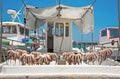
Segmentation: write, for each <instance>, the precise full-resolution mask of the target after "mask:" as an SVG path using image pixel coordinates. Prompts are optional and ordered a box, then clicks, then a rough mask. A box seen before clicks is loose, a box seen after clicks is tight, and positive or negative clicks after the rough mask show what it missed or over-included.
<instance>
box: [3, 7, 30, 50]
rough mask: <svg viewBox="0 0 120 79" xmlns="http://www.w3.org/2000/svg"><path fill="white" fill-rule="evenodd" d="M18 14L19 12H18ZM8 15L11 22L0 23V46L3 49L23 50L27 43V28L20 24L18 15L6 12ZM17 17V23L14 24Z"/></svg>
mask: <svg viewBox="0 0 120 79" xmlns="http://www.w3.org/2000/svg"><path fill="white" fill-rule="evenodd" d="M18 12H20V11H18ZM7 13H8V14H10V15H11V16H12V21H6V22H2V28H3V31H2V44H3V47H11V46H13V48H14V47H16V48H17V47H18V48H24V46H25V42H28V41H29V30H30V29H29V28H28V27H27V26H25V25H24V24H23V23H21V22H20V19H19V17H18V14H19V13H17V12H16V11H15V10H11V9H10V10H8V11H7ZM17 17H18V20H19V22H15V19H16V18H17Z"/></svg>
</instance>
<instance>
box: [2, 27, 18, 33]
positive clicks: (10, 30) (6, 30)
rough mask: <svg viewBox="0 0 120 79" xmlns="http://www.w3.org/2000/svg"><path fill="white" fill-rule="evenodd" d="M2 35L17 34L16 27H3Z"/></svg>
mask: <svg viewBox="0 0 120 79" xmlns="http://www.w3.org/2000/svg"><path fill="white" fill-rule="evenodd" d="M3 33H9V34H13V33H17V29H16V26H3Z"/></svg>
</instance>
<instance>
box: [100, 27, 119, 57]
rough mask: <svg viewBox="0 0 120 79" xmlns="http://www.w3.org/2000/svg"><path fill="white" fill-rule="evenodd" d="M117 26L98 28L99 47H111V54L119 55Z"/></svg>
mask: <svg viewBox="0 0 120 79" xmlns="http://www.w3.org/2000/svg"><path fill="white" fill-rule="evenodd" d="M119 38H120V37H119V28H118V27H107V28H104V29H102V30H100V41H99V44H100V45H101V47H108V48H113V52H114V53H113V56H120V55H119V49H118V47H119Z"/></svg>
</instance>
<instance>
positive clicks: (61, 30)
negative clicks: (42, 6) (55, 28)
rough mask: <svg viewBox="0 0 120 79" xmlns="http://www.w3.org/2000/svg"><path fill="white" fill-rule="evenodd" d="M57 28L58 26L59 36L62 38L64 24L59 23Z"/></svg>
mask: <svg viewBox="0 0 120 79" xmlns="http://www.w3.org/2000/svg"><path fill="white" fill-rule="evenodd" d="M59 26H60V36H64V24H63V23H60V24H59Z"/></svg>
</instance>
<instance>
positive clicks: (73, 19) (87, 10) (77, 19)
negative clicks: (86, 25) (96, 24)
mask: <svg viewBox="0 0 120 79" xmlns="http://www.w3.org/2000/svg"><path fill="white" fill-rule="evenodd" d="M95 2H96V0H94V2H93V3H92V4H91V5H90V7H89V8H88V9H87V10H86V12H85V13H84V14H83V15H82V16H81V18H77V19H72V20H82V18H83V17H84V16H85V15H86V14H87V12H88V11H89V10H90V9H91V7H92V6H93V5H94V4H95Z"/></svg>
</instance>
